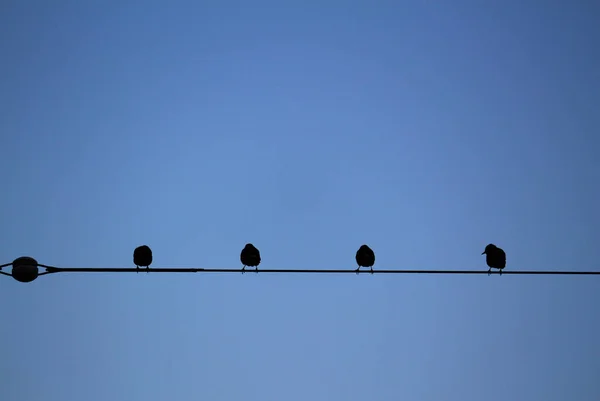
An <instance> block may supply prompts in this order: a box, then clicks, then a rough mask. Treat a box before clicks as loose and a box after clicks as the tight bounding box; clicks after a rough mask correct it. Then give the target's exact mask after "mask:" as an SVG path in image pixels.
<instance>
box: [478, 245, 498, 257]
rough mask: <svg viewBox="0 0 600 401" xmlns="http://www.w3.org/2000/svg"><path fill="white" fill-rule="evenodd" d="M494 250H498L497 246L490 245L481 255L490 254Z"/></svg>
mask: <svg viewBox="0 0 600 401" xmlns="http://www.w3.org/2000/svg"><path fill="white" fill-rule="evenodd" d="M494 249H496V245H494V244H488V245H487V246H486V247H485V250H484V251H483V252H482V253H481V254H482V255H485V254H486V253H490V252H492V251H493V250H494Z"/></svg>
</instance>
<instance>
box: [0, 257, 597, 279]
mask: <svg viewBox="0 0 600 401" xmlns="http://www.w3.org/2000/svg"><path fill="white" fill-rule="evenodd" d="M11 265H12V267H13V269H12V273H7V272H4V271H1V269H2V268H4V267H7V266H11ZM39 268H42V269H45V271H43V272H40V271H39ZM150 272H152V273H237V274H241V273H243V271H242V269H241V268H237V269H215V268H197V267H196V268H194V267H191V268H179V267H174V268H157V267H145V268H139V267H135V268H129V267H125V268H107V267H57V266H49V265H43V264H40V263H37V261H36V260H35V259H33V258H30V257H21V258H18V259H16V260H15V261H14V262H12V263H7V264H3V265H0V274H2V275H5V276H10V277H13V278H14V279H15V280H17V281H20V282H24V283H29V282H31V281H33V280H35V279H36V278H37V277H39V276H43V275H46V274H52V273H150ZM256 273H272V274H284V273H294V274H485V275H490V274H497V275H505V274H508V275H511V274H512V275H515V274H517V275H553V276H557V275H571V276H572V275H577V276H593V275H600V271H568V270H520V271H519V270H508V271H504V269H502V270H499V271H492V272H490V271H489V270H439V269H438V270H420V269H398V270H389V269H388V270H374V271H368V270H363V271H360V270H355V269H350V268H349V269H258V270H256V271H254V270H250V271H247V273H246V274H256Z"/></svg>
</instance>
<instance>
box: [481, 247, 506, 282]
mask: <svg viewBox="0 0 600 401" xmlns="http://www.w3.org/2000/svg"><path fill="white" fill-rule="evenodd" d="M482 255H485V262H486V263H487V265H488V267H489V268H490V269H489V270H488V275H489V274H491V273H492V269H498V270H499V271H500V275H502V269H504V268H505V267H506V253H505V252H504V250H503V249H501V248H498V247H497V246H496V245H494V244H488V245H487V246H486V247H485V250H484V251H483V253H482Z"/></svg>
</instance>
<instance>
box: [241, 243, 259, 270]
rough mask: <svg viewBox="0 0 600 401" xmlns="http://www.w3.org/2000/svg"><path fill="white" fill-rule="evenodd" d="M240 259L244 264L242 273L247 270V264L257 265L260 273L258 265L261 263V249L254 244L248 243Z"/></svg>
mask: <svg viewBox="0 0 600 401" xmlns="http://www.w3.org/2000/svg"><path fill="white" fill-rule="evenodd" d="M240 261H241V262H242V264H243V265H244V267H242V274H243V273H244V272H245V271H246V266H250V267H255V268H256V272H257V273H258V265H260V251H259V250H258V249H257V248H256V247H255V246H254V245H252V244H246V246H245V247H244V249H242V253H241V254H240Z"/></svg>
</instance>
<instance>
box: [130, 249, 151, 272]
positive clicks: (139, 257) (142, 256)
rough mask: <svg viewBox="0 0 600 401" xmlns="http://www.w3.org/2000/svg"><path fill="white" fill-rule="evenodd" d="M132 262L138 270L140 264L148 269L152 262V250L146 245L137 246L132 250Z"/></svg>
mask: <svg viewBox="0 0 600 401" xmlns="http://www.w3.org/2000/svg"><path fill="white" fill-rule="evenodd" d="M133 264H134V265H135V266H136V267H137V269H138V270H140V266H142V267H145V268H146V270H147V271H150V265H151V264H152V250H151V249H150V247H148V246H147V245H142V246H138V247H137V248H135V250H134V251H133Z"/></svg>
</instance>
